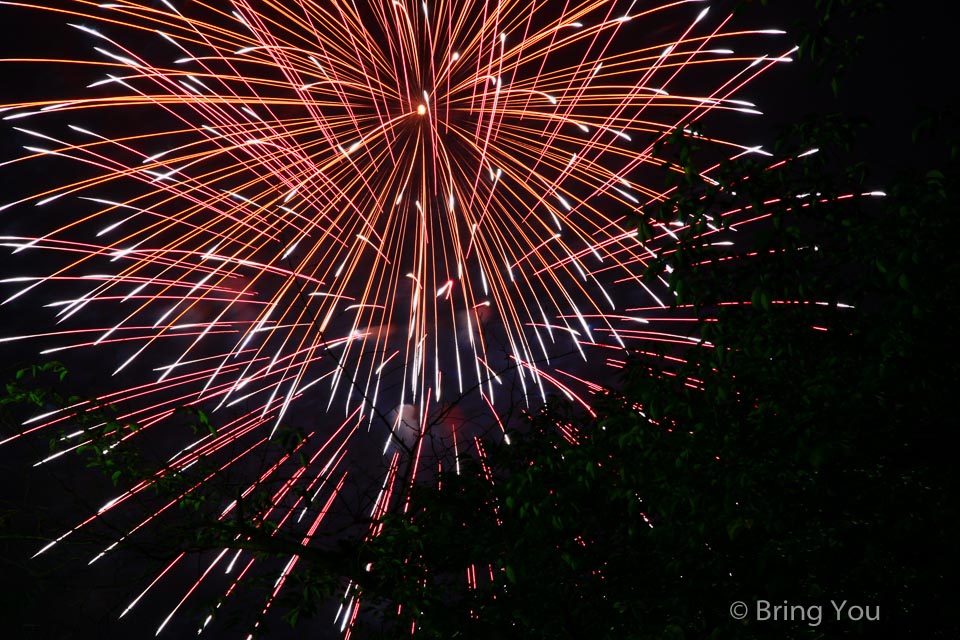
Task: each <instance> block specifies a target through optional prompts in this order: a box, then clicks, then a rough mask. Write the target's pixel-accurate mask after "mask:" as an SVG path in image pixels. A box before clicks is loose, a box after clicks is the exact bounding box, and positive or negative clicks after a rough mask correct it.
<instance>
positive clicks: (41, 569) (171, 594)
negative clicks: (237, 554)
mask: <svg viewBox="0 0 960 640" xmlns="http://www.w3.org/2000/svg"><path fill="white" fill-rule="evenodd" d="M152 4H155V5H159V4H160V3H159V2H155V3H152ZM181 4H184V3H181ZM711 4H712V6H713V7H714V11H717V12H720V11H721V10H722V7H724V6H730V5H731V4H733V3H732V2H716V3H711ZM753 4H754V5H758V6H751V7H750V8H749V9H748V10H747V11H746V12H745V15H743V16H742V17H741V18H739V20H740V22H738V23H737V24H741V25H744V26H745V27H758V28H760V27H782V28H785V29H789V27H790V25H792V24H794V23H795V22H796V21H798V20H809V19H810V15H809V14H803V12H802V11H800V10H798V8H797V5H798V4H800V3H799V2H793V1H787V0H784V1H781V2H772V3H771V5H773V6H769V7H760V6H759V4H760V3H759V2H754V3H753ZM804 4H807V3H804ZM891 4H893V5H895V6H893V7H891V8H890V9H889V10H888V11H887V12H886V13H884V14H883V15H880V16H864V17H863V18H862V21H861V22H858V23H857V24H855V25H850V28H851V29H853V30H855V32H857V33H862V34H864V35H865V36H866V40H865V44H864V51H863V55H862V57H861V58H860V59H859V60H858V61H857V62H856V64H854V65H853V66H852V67H851V68H849V69H848V70H846V71H845V73H844V75H843V76H842V78H841V84H840V95H839V97H835V96H834V95H833V94H832V92H831V90H830V86H829V83H828V81H827V80H821V81H819V82H814V81H813V80H812V79H811V76H810V70H809V69H808V68H807V67H805V66H803V65H800V64H793V65H782V66H780V67H779V68H778V69H774V70H773V71H771V72H769V73H767V74H766V75H765V76H764V77H762V78H761V79H759V80H758V81H756V82H755V83H753V84H752V85H751V86H749V87H748V88H746V89H745V90H744V91H743V92H741V93H740V94H738V96H737V97H738V98H740V99H746V100H750V101H752V102H755V103H756V104H757V105H758V107H759V108H760V109H761V110H762V111H764V114H765V115H764V116H763V117H757V118H750V119H746V118H739V119H733V118H731V119H729V120H726V119H725V120H723V121H722V125H717V126H722V127H723V128H724V131H723V137H726V138H728V139H732V140H736V141H737V142H740V143H743V144H747V145H761V144H766V145H769V144H770V143H771V142H772V140H773V138H774V136H775V132H776V131H777V129H778V128H779V127H780V126H782V125H785V124H788V123H791V122H796V121H798V120H799V119H802V118H804V117H806V116H808V115H811V114H815V113H823V112H840V113H844V114H847V115H856V116H862V117H864V118H866V119H867V120H868V121H869V122H870V125H869V129H868V131H869V135H867V136H866V137H865V138H864V139H863V141H862V146H861V148H859V149H857V150H855V151H854V155H855V156H857V157H863V158H868V159H869V164H870V167H871V171H872V174H871V178H870V184H869V185H868V187H869V188H876V189H882V188H883V184H884V181H885V180H888V179H890V178H891V177H892V176H893V175H894V174H895V173H896V172H897V170H898V169H900V168H903V167H908V168H909V167H916V166H923V165H924V161H925V159H926V154H927V151H928V150H927V149H926V148H925V147H923V146H916V145H914V144H913V142H912V141H911V138H910V130H909V125H910V124H911V123H914V122H916V121H917V120H918V119H919V118H920V117H921V116H923V115H924V114H925V113H926V112H927V111H928V110H930V109H931V108H935V107H938V106H943V105H949V104H957V97H958V88H957V83H956V82H955V81H954V79H953V75H954V74H953V71H952V57H951V56H952V53H950V51H949V48H950V47H951V46H952V38H954V37H955V36H954V34H953V33H952V31H951V25H950V24H949V21H948V20H947V19H946V16H944V15H942V13H941V14H938V13H935V12H934V11H933V10H932V6H933V4H934V3H927V4H926V5H923V4H922V3H921V4H917V3H904V2H896V3H891ZM918 9H920V10H918ZM38 14H39V12H31V11H26V10H23V9H18V8H13V7H5V6H0V36H2V38H0V59H4V58H28V57H57V58H69V57H74V56H80V55H82V56H84V57H88V58H92V57H93V56H92V55H91V54H90V53H89V52H90V48H91V47H92V46H93V45H92V44H91V39H90V38H89V37H87V36H85V35H84V34H81V33H79V32H77V31H76V30H74V29H69V28H65V27H63V26H59V25H62V23H63V22H65V21H67V20H68V18H67V17H63V18H61V17H58V16H55V15H53V16H51V15H38ZM851 33H854V31H851ZM784 42H785V41H784V40H781V41H779V42H778V43H777V44H776V45H771V48H772V49H775V50H778V49H779V48H780V47H781V46H782V45H783V43H784ZM147 53H149V51H148V52H147ZM147 53H145V54H144V56H145V57H148V55H147ZM54 69H55V68H54V67H50V66H45V67H43V71H42V72H41V73H32V72H31V71H30V70H28V68H27V67H26V66H25V65H24V64H22V63H16V62H4V63H2V64H0V103H11V102H17V101H20V100H28V99H48V98H51V97H54V96H56V97H60V96H64V95H66V96H75V95H82V94H83V91H84V89H83V86H84V85H85V84H87V83H88V82H89V81H90V80H89V76H90V75H91V73H93V72H91V71H90V70H79V69H77V68H71V67H68V66H66V65H62V66H61V67H59V68H57V70H56V71H54ZM21 124H23V125H24V126H29V124H28V120H24V121H21V122H0V162H3V161H5V160H8V159H10V158H14V157H18V156H19V155H21V154H22V153H23V151H22V145H24V144H35V141H32V140H30V139H29V138H27V137H25V136H24V135H23V134H21V133H18V132H16V131H14V130H13V127H14V126H19V125H21ZM110 124H113V125H116V124H117V123H110ZM118 126H119V127H120V128H122V129H124V130H126V129H127V128H130V127H140V126H143V123H142V122H141V121H139V120H138V119H137V117H134V116H131V117H130V121H128V122H122V123H119V125H118ZM706 126H707V127H710V126H714V125H713V124H712V123H711V121H708V122H707V125H706ZM41 130H42V129H41ZM708 133H712V130H710V129H708ZM70 167H71V165H70V164H69V163H64V162H62V161H57V160H56V159H48V160H40V161H34V162H31V163H29V164H28V165H25V166H23V167H13V168H10V167H6V166H0V205H2V204H4V203H6V202H9V201H11V200H15V199H17V198H18V197H21V196H22V195H24V194H27V193H31V192H33V191H35V190H36V189H37V185H49V184H50V182H49V176H50V175H51V174H53V173H54V172H57V171H62V172H67V171H71V168H70ZM71 177H72V176H71ZM55 211H61V212H62V211H63V209H56V210H54V212H51V211H50V210H48V209H45V210H43V211H39V212H37V211H35V210H33V209H32V207H31V206H30V205H21V206H19V207H16V208H12V209H8V210H5V211H2V212H0V235H16V236H21V235H30V234H31V233H36V229H37V228H38V227H49V226H50V224H51V219H50V216H54V215H56V213H55ZM60 224H62V222H61V223H60ZM9 253H10V252H9V250H7V249H4V250H3V252H2V255H0V277H14V276H19V275H24V274H37V273H44V272H46V271H49V268H50V265H49V264H48V263H47V262H46V260H47V259H48V258H47V257H46V256H45V254H43V252H36V254H31V255H21V256H11V255H9ZM13 286H16V285H10V284H5V285H3V287H4V288H3V289H2V290H0V292H2V294H3V296H4V297H6V295H9V293H10V292H12V291H13V290H14V289H13V288H12V287H13ZM26 298H29V296H27V297H26ZM26 298H25V299H20V300H17V301H15V302H14V303H11V304H9V305H6V306H3V307H0V337H3V336H11V335H19V334H22V333H25V332H31V331H55V330H56V329H55V328H51V325H52V322H51V315H50V313H48V312H49V310H43V309H40V308H39V307H40V304H39V299H26ZM40 348H41V346H40V345H39V343H36V342H32V341H31V342H16V343H0V356H2V363H3V368H2V370H3V375H4V377H5V378H8V377H9V376H10V375H11V374H12V372H13V371H15V370H16V369H17V368H19V367H20V366H23V365H24V364H29V363H31V362H34V361H35V359H36V358H37V350H38V349H40ZM124 357H126V352H125V351H123V350H122V349H119V348H114V347H104V348H102V349H100V350H98V351H97V352H96V353H92V354H88V355H81V356H77V357H74V358H73V359H67V360H66V361H67V363H68V365H69V366H70V368H71V371H72V372H73V373H72V375H71V378H70V380H71V383H72V384H74V385H75V387H76V389H77V390H78V391H79V392H81V393H90V394H96V393H98V392H99V388H100V386H101V385H102V384H104V377H105V376H104V375H103V372H104V371H112V370H113V369H114V368H116V366H117V362H119V361H121V360H122V359H123V358H124ZM591 366H593V365H591ZM581 373H582V374H583V375H586V376H590V375H594V372H592V371H589V370H587V371H582V372H581ZM596 375H600V376H606V377H605V378H604V380H603V381H604V382H605V383H606V382H611V381H612V379H611V377H610V375H609V374H608V373H603V372H601V373H597V374H596ZM107 384H112V383H107ZM324 401H325V398H323V399H314V400H309V399H308V400H306V401H305V402H304V403H302V404H301V406H300V407H299V408H298V409H297V411H298V412H299V413H297V414H296V416H295V417H297V418H299V419H309V418H311V417H313V416H317V415H322V413H323V411H324V410H325V402H324ZM466 407H467V408H466V411H467V412H472V411H474V408H473V407H472V406H471V405H469V404H467V405H466ZM12 429H13V427H9V426H7V425H4V431H3V433H2V436H3V437H6V436H7V435H9V434H10V433H11V432H12ZM382 442H383V438H382V437H380V436H378V437H377V438H375V442H372V443H367V444H365V445H357V447H356V448H357V450H358V454H362V455H366V456H369V457H371V458H372V459H375V460H376V462H377V464H383V463H382V462H381V460H382V458H381V457H380V449H381V446H382ZM157 446H158V447H160V448H162V447H163V445H162V444H159V445H157ZM46 452H47V438H46V437H45V436H41V437H39V438H34V439H25V440H21V441H17V442H14V443H11V444H8V445H5V446H3V447H0V484H2V486H3V487H4V490H3V491H2V492H0V521H2V522H3V524H4V527H3V535H4V536H5V537H4V538H3V539H2V540H0V558H2V560H0V561H2V563H3V564H0V584H2V586H3V593H4V600H5V601H6V603H5V605H4V607H5V608H4V610H3V612H4V613H5V614H6V615H7V616H12V617H8V619H12V620H14V621H16V622H15V624H16V625H19V626H18V627H17V629H18V630H16V631H14V632H13V633H14V635H12V636H11V637H15V638H19V637H23V638H48V637H49V638H71V637H73V638H81V637H90V636H89V635H88V634H89V633H94V632H95V633H96V634H97V637H101V638H113V637H116V638H131V637H141V636H143V637H146V636H147V634H149V635H150V636H152V635H153V632H154V630H155V629H156V625H157V618H158V617H161V618H162V616H164V615H165V614H166V612H167V611H169V609H170V606H171V602H173V603H175V602H176V600H178V599H179V597H180V595H182V591H183V582H182V581H181V582H176V581H166V582H165V584H163V585H162V586H161V587H160V588H159V589H158V590H157V591H156V592H153V593H152V594H151V595H150V596H149V597H148V598H147V599H146V600H145V602H144V604H143V605H142V606H141V608H140V610H138V612H135V614H134V615H131V616H130V617H129V618H125V619H124V620H123V621H121V622H117V621H116V618H117V615H118V613H119V611H120V610H122V608H123V606H125V604H126V603H127V602H128V601H129V599H130V594H135V593H138V592H139V590H140V589H142V587H143V586H144V583H145V581H149V580H151V579H152V576H153V575H154V574H155V573H156V571H157V568H158V567H162V566H163V565H162V563H160V562H159V561H158V560H156V559H154V558H149V557H143V556H142V555H140V556H138V555H136V554H135V553H134V554H130V555H127V556H122V555H120V556H117V557H114V558H108V559H106V560H105V561H104V562H102V563H100V565H99V566H95V567H94V568H87V567H86V563H87V560H88V559H89V556H90V549H92V548H94V547H96V546H97V545H96V544H95V543H94V541H91V544H90V546H89V547H88V546H87V544H86V543H81V542H78V543H77V544H76V545H72V546H70V545H65V548H64V549H61V550H59V551H57V552H55V553H52V554H50V555H48V556H44V557H42V558H41V559H38V560H29V559H28V558H29V556H30V555H32V554H33V553H34V552H35V551H36V550H37V549H38V548H39V547H40V546H42V544H43V543H44V542H45V540H38V539H26V540H23V539H16V538H12V539H11V538H8V537H6V536H7V535H9V534H8V533H7V532H8V531H14V532H27V535H28V536H33V537H38V538H43V537H44V536H51V535H57V534H58V533H60V532H62V531H63V529H64V525H66V526H67V527H69V526H70V525H71V523H75V522H76V521H77V520H78V518H83V517H86V516H87V515H89V514H90V513H93V512H95V511H96V510H97V508H98V507H99V506H100V504H102V502H103V496H109V495H113V494H114V493H116V491H114V490H112V489H111V487H110V483H109V481H108V480H107V479H105V478H103V477H100V476H98V475H97V474H98V472H97V471H95V470H86V469H84V468H83V464H82V462H81V461H79V460H76V459H72V458H70V457H69V456H68V457H67V458H66V459H64V460H61V461H58V463H57V464H56V465H50V466H47V467H43V468H41V469H33V468H31V466H32V464H33V463H34V461H35V460H37V459H38V458H40V457H43V456H44V455H46ZM44 469H46V470H44ZM374 475H375V474H371V477H372V476H374ZM364 499H367V500H369V498H360V500H361V501H362V500H364ZM121 520H122V518H121ZM117 526H122V523H120V522H118V523H117ZM99 533H100V534H102V535H106V534H108V533H109V531H108V529H101V530H100V532H99ZM100 542H102V541H100ZM100 546H102V544H101V545H100ZM207 557H208V556H205V557H204V559H206V558H207ZM205 566H206V565H205V564H204V563H203V562H201V561H200V558H197V559H196V561H192V562H190V563H189V564H188V565H187V566H182V567H181V569H182V574H183V575H184V576H185V577H186V576H190V575H191V574H192V575H194V576H195V575H196V573H197V572H199V571H202V569H203V567H205ZM8 594H9V595H8ZM255 606H256V607H259V606H261V603H260V602H259V601H258V602H256V603H255ZM185 617H187V618H189V619H188V620H185V621H183V622H175V623H174V625H175V626H173V627H171V628H170V630H169V631H168V632H167V634H165V635H166V636H167V637H174V638H179V637H187V636H188V635H189V636H191V637H192V636H193V635H194V634H195V623H194V618H193V617H191V616H185ZM329 620H330V616H328V615H326V612H324V614H323V615H321V616H320V617H319V618H318V619H317V620H316V621H314V622H311V623H308V625H306V626H302V627H301V628H300V629H299V630H298V632H297V634H296V637H300V636H301V634H303V635H306V634H309V635H310V637H314V638H322V637H331V638H332V637H340V635H339V634H338V633H336V632H334V631H333V630H332V629H331V626H330V624H329ZM177 625H179V626H177ZM274 628H275V629H277V630H278V631H279V632H280V633H278V634H277V636H276V637H285V636H284V634H285V632H286V630H285V628H284V625H283V624H282V623H280V622H279V621H278V622H276V624H274ZM5 635H6V632H0V636H5ZM242 635H243V634H242V633H241V631H240V630H236V631H235V633H233V634H232V635H230V636H227V635H224V636H223V637H234V636H241V637H242ZM161 637H163V636H161ZM217 637H220V636H217Z"/></svg>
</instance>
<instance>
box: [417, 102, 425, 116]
mask: <svg viewBox="0 0 960 640" xmlns="http://www.w3.org/2000/svg"><path fill="white" fill-rule="evenodd" d="M426 112H427V105H425V104H421V105H419V106H418V107H417V113H419V114H420V115H423V114H425V113H426Z"/></svg>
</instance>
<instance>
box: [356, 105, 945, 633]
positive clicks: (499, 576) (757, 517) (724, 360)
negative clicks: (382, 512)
mask: <svg viewBox="0 0 960 640" xmlns="http://www.w3.org/2000/svg"><path fill="white" fill-rule="evenodd" d="M927 126H928V127H929V126H938V127H941V128H940V129H938V131H937V133H936V135H938V136H941V137H940V139H941V140H947V141H948V142H947V143H946V144H943V145H942V146H941V149H942V151H943V152H944V157H943V158H938V159H937V160H939V161H940V162H941V164H939V165H938V166H937V168H936V169H929V170H927V171H924V172H921V173H919V174H912V175H904V176H902V177H901V178H900V179H899V180H898V181H897V182H896V185H895V187H894V188H893V189H891V190H890V193H889V194H887V196H886V197H884V198H882V199H879V201H878V198H876V197H873V196H855V197H846V193H845V191H844V188H843V187H844V185H846V188H851V187H850V185H852V186H853V187H857V186H859V183H860V182H861V181H862V178H863V175H864V174H863V168H862V166H860V165H853V166H852V167H851V168H850V170H848V171H847V172H845V173H840V174H838V172H837V171H836V170H835V168H834V167H836V166H837V158H836V157H834V158H831V157H829V156H830V153H829V150H830V149H831V147H830V146H829V145H826V144H825V142H826V141H827V140H828V139H830V140H833V142H834V145H833V146H832V148H833V149H834V150H836V151H838V152H840V151H843V150H844V149H845V148H846V146H847V142H848V141H849V139H850V137H851V135H852V134H853V133H854V131H852V130H850V128H849V127H847V126H846V125H842V126H841V123H840V122H839V121H832V122H831V121H829V120H828V121H815V122H811V123H806V124H804V125H800V126H796V127H793V128H792V129H791V130H790V131H789V132H788V133H787V136H785V138H784V139H783V145H784V147H783V150H784V151H785V152H786V154H787V156H788V157H794V158H797V156H800V155H801V154H800V152H801V151H802V150H803V149H805V148H807V145H808V144H810V143H811V140H810V139H811V138H812V139H813V140H815V141H816V142H817V144H818V145H819V146H820V147H821V149H822V150H821V153H819V154H817V155H815V156H806V157H803V158H798V159H797V160H795V161H793V162H791V163H789V164H788V165H786V166H784V167H781V168H779V169H778V170H775V171H769V170H767V169H766V168H765V167H762V166H752V167H743V166H740V167H730V168H729V171H727V172H726V174H725V175H726V176H727V178H726V182H724V181H723V180H721V184H720V185H719V186H717V187H716V188H708V189H703V188H702V187H701V186H700V185H698V184H695V183H694V181H692V179H690V178H688V180H691V181H690V183H689V184H688V185H687V187H688V188H687V189H683V190H679V191H678V194H679V195H678V196H677V197H676V198H674V199H673V201H671V202H669V203H666V205H665V207H664V209H662V210H661V213H660V216H662V218H661V219H675V217H676V216H677V215H680V216H681V219H683V220H685V221H686V222H687V223H688V224H687V227H686V235H685V236H684V237H683V238H682V240H683V241H682V243H681V247H680V249H679V250H678V251H677V252H676V253H675V254H673V255H670V256H668V257H667V258H666V259H665V260H662V261H661V262H660V263H658V264H655V265H653V266H652V267H651V275H662V276H664V277H667V278H668V279H669V282H670V284H671V286H672V288H673V289H674V291H676V292H677V293H678V295H677V298H676V303H675V306H677V307H686V308H691V309H694V310H695V311H696V313H697V318H698V320H699V322H698V326H697V329H696V332H697V334H698V335H699V336H700V337H701V338H702V339H703V342H702V343H700V344H698V345H697V346H694V347H692V348H690V349H688V350H686V351H685V352H682V353H677V352H667V351H664V350H661V352H660V357H659V359H656V358H655V359H654V360H653V361H652V360H651V358H650V356H649V355H647V356H645V357H637V358H636V359H635V360H634V361H633V362H632V363H631V364H630V365H629V366H628V367H627V369H626V372H625V375H624V379H623V386H622V388H621V389H619V390H617V391H613V390H611V391H610V392H609V393H608V394H607V396H606V397H605V398H604V400H603V402H602V404H601V406H600V408H599V409H598V411H597V413H598V415H597V417H596V418H593V417H590V416H587V415H583V414H580V413H577V412H576V411H575V410H574V408H573V407H572V406H570V405H568V404H567V403H565V402H557V403H555V404H554V405H552V406H550V407H547V408H545V409H544V410H543V411H541V412H538V413H535V414H532V415H530V416H529V423H530V429H529V431H528V432H525V433H517V434H512V441H513V445H507V444H506V443H501V444H499V445H495V444H490V445H489V447H488V456H487V457H485V458H484V459H482V460H480V461H474V462H470V463H467V462H466V461H465V463H464V467H463V469H464V470H463V472H462V474H461V475H459V476H457V475H445V476H443V477H441V478H440V481H439V482H438V484H437V486H436V487H430V488H428V487H420V488H419V491H418V494H417V495H416V498H415V502H414V503H415V504H416V505H418V507H419V510H418V511H416V513H415V514H414V515H413V516H412V517H393V518H391V519H390V521H389V522H388V524H387V527H386V529H385V531H384V533H383V535H381V536H380V537H378V538H377V539H375V540H373V541H372V542H371V545H370V549H369V550H368V551H369V553H370V554H371V559H372V562H373V567H374V571H373V573H374V577H375V578H376V580H377V581H378V582H375V583H372V584H371V585H370V589H371V591H373V592H376V593H379V594H382V595H384V596H385V597H387V598H389V599H393V600H396V601H399V602H401V603H403V607H402V608H401V609H400V613H399V615H398V616H396V617H397V622H396V626H395V629H397V630H398V631H399V632H400V633H399V634H400V635H402V634H403V633H406V632H407V631H406V630H407V629H409V627H410V625H412V624H415V625H416V626H417V628H418V635H419V636H420V637H437V638H452V637H463V638H487V637H490V638H494V637H495V638H513V637H516V638H521V637H522V638H583V637H595V638H663V637H668V638H669V637H675V638H708V637H709V638H739V637H775V638H790V637H797V638H817V637H831V638H832V637H886V636H887V635H888V634H891V633H893V634H894V635H895V636H897V637H942V638H948V637H956V634H957V632H958V630H960V627H958V623H957V622H956V621H955V620H953V619H951V615H950V612H951V610H952V605H951V602H950V598H951V596H950V594H953V593H956V592H957V588H956V587H957V583H956V578H955V577H954V576H952V575H951V574H950V570H949V567H951V566H956V561H957V551H956V547H955V543H954V541H955V540H956V539H957V534H958V531H957V523H958V522H960V518H958V515H960V514H958V513H957V507H956V504H955V502H954V501H953V500H952V498H951V496H954V495H955V491H956V489H957V474H956V471H955V470H954V469H955V465H952V464H951V462H950V457H951V452H950V450H949V448H948V447H947V444H946V443H947V442H949V441H950V440H949V436H950V432H951V431H952V429H951V428H950V426H949V425H951V424H952V423H954V422H955V413H956V410H955V406H954V404H953V403H952V402H951V400H950V394H949V385H950V384H951V382H952V381H954V380H957V379H960V375H958V374H960V371H958V364H957V360H956V359H955V358H954V357H952V356H951V349H950V346H951V344H952V342H953V339H952V336H954V335H956V329H957V328H958V327H957V317H958V315H960V296H958V288H957V282H958V280H960V278H958V276H960V273H958V268H957V265H956V262H955V261H954V260H952V259H951V255H952V252H951V251H952V250H951V245H952V242H953V241H952V227H953V221H954V220H955V219H956V216H957V215H958V213H960V206H958V205H960V200H958V189H957V187H958V180H957V177H956V176H958V175H960V171H958V170H960V166H958V162H957V147H956V145H955V144H952V143H950V142H949V141H950V140H955V139H956V138H954V137H951V134H952V133H953V130H952V129H951V128H950V126H949V124H948V123H946V122H944V121H940V122H934V121H930V122H928V123H927ZM944 127H946V128H944ZM927 133H930V132H929V131H927ZM918 135H923V134H922V133H919V134H918ZM675 143H676V144H679V145H681V153H685V152H686V150H687V148H686V147H683V145H686V144H687V142H686V141H684V139H683V138H677V139H676V140H675ZM694 157H695V156H688V158H690V159H692V158H694ZM694 175H696V172H695V171H688V172H687V176H694ZM838 184H839V185H841V186H840V187H838V186H837V185H838ZM808 194H818V195H808ZM734 206H748V207H754V208H755V210H756V211H758V212H760V211H762V212H765V213H769V214H770V216H771V221H770V225H769V227H768V229H767V231H766V232H765V233H764V234H762V235H761V236H760V237H757V238H754V239H753V241H752V242H750V243H749V252H745V253H739V254H738V253H731V252H724V251H723V250H721V249H718V248H717V247H713V246H709V243H705V242H704V241H703V234H704V223H705V218H704V216H705V215H707V214H708V213H709V212H710V211H715V210H717V207H720V208H721V209H723V208H728V209H729V208H732V207H734ZM656 222H657V216H652V217H651V218H649V219H641V220H639V221H638V224H639V225H640V232H641V234H643V233H647V232H650V223H656ZM668 262H669V267H670V269H669V270H668V269H667V266H668V264H667V263H668ZM653 349H654V348H653V347H651V349H650V351H653ZM558 427H559V428H558ZM735 601H741V602H743V603H744V604H745V606H746V607H747V608H746V610H745V612H746V613H747V616H746V618H747V619H746V620H737V619H734V618H733V617H732V615H731V611H732V610H731V609H730V607H731V606H732V603H734V602H735ZM764 602H767V603H769V605H770V606H773V605H780V604H787V605H792V606H793V607H794V608H791V609H786V610H784V611H783V612H782V613H781V614H780V622H771V621H769V620H767V621H765V620H763V619H762V618H763V617H764V616H768V615H771V614H770V611H771V610H770V609H769V608H764V607H766V606H767V605H764V604H763V603H764ZM831 602H835V603H836V604H837V606H838V607H839V606H841V603H844V602H845V603H846V604H845V605H843V608H842V609H841V612H840V613H839V614H837V613H836V611H835V609H834V608H833V605H832V604H831ZM797 605H800V606H801V607H802V609H797V608H795V607H796V606H797ZM811 606H813V607H814V608H813V609H811V608H810V607H811ZM816 607H819V615H818V610H817V608H816ZM850 607H874V608H873V609H867V610H866V611H865V612H864V611H861V610H858V609H850ZM864 613H866V614H869V615H870V616H872V617H878V616H879V618H880V621H872V620H868V619H867V617H866V616H865V615H864ZM838 615H839V617H840V619H839V620H838V619H837V617H838ZM784 617H786V618H787V619H786V620H784ZM401 630H402V631H401Z"/></svg>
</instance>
